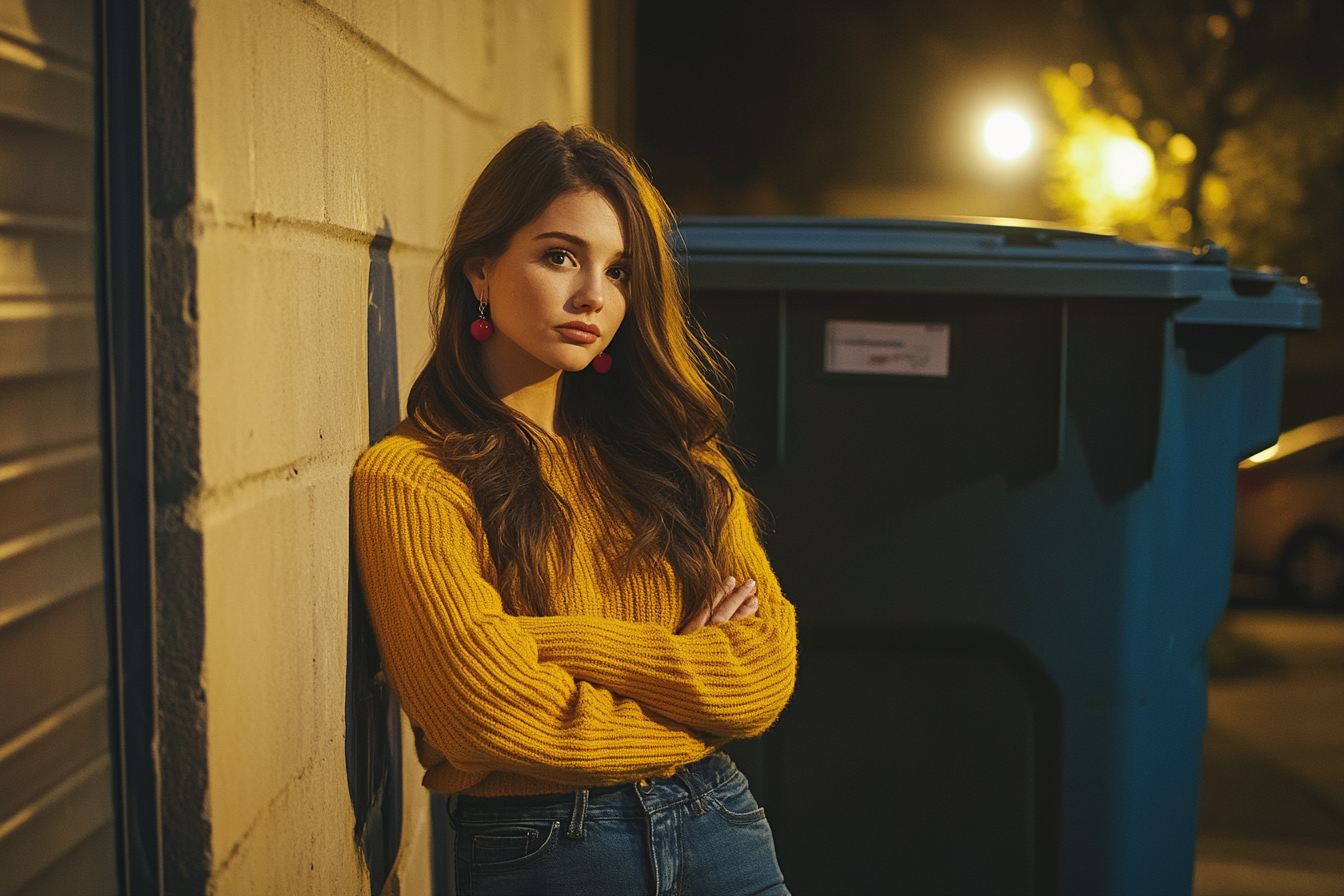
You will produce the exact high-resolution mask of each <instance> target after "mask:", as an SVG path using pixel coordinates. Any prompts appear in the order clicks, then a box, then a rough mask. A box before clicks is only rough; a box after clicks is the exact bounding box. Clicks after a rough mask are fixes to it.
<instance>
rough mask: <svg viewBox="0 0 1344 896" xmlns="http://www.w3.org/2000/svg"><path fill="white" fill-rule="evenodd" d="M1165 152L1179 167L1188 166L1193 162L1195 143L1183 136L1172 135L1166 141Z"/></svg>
mask: <svg viewBox="0 0 1344 896" xmlns="http://www.w3.org/2000/svg"><path fill="white" fill-rule="evenodd" d="M1167 152H1169V153H1170V154H1171V158H1172V160H1173V161H1175V162H1177V163H1179V164H1181V165H1189V164H1190V163H1191V162H1193V161H1194V160H1195V153H1196V149H1195V141H1193V140H1191V139H1190V138H1189V137H1187V136H1185V135H1184V134H1174V135H1172V138H1171V139H1170V140H1168V141H1167Z"/></svg>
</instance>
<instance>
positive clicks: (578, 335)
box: [556, 321, 602, 345]
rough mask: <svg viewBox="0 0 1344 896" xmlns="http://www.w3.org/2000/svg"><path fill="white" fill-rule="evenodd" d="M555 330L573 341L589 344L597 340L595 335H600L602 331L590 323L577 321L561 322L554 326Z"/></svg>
mask: <svg viewBox="0 0 1344 896" xmlns="http://www.w3.org/2000/svg"><path fill="white" fill-rule="evenodd" d="M556 329H557V330H559V331H560V332H562V333H564V334H565V335H566V336H568V337H569V338H570V339H573V340H574V341H575V342H580V343H583V344H584V345H591V344H593V343H594V342H596V341H597V337H599V336H601V335H602V331H601V330H599V329H598V328H597V327H595V326H593V325H592V324H585V323H581V322H579V321H574V322H573V323H568V324H561V325H560V326H558V327H556Z"/></svg>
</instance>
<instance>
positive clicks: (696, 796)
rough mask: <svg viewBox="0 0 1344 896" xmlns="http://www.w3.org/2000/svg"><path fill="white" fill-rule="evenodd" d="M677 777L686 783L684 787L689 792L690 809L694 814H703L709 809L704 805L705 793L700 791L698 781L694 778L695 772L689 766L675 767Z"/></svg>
mask: <svg viewBox="0 0 1344 896" xmlns="http://www.w3.org/2000/svg"><path fill="white" fill-rule="evenodd" d="M677 777H678V778H680V779H681V781H682V783H683V784H685V785H686V789H687V790H688V791H690V794H691V811H692V812H694V813H695V814H696V815H704V814H705V813H706V812H708V811H709V807H708V806H706V805H705V795H704V794H703V793H701V792H700V788H699V786H698V784H699V782H698V781H697V780H696V778H695V773H694V772H692V771H691V770H690V769H689V768H680V769H677Z"/></svg>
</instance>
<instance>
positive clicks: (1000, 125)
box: [985, 112, 1031, 159]
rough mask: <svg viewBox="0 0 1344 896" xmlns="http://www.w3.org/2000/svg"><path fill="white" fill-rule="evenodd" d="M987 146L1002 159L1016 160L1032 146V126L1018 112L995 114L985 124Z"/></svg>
mask: <svg viewBox="0 0 1344 896" xmlns="http://www.w3.org/2000/svg"><path fill="white" fill-rule="evenodd" d="M985 146H986V147H987V148H988V149H989V151H990V153H991V154H993V155H995V156H997V157H999V158H1000V159H1016V158H1019V157H1020V156H1021V155H1022V154H1023V153H1025V152H1026V151H1027V148H1028V147H1030V146H1031V125H1029V124H1027V120H1026V119H1025V118H1023V117H1022V116H1021V115H1018V114H1017V113H1016V112H995V113H994V114H993V115H991V116H989V120H988V121H986V122H985Z"/></svg>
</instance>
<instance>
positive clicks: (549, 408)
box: [481, 334, 560, 436]
mask: <svg viewBox="0 0 1344 896" xmlns="http://www.w3.org/2000/svg"><path fill="white" fill-rule="evenodd" d="M481 367H482V369H483V370H484V372H485V381H486V382H487V383H488V384H489V385H490V391H491V392H492V393H493V394H494V396H495V398H498V399H499V400H500V401H501V402H503V403H504V404H505V405H506V406H508V407H509V408H512V409H513V410H515V411H517V412H518V413H520V414H522V415H523V416H524V417H526V418H527V419H528V420H530V421H531V422H532V423H533V425H535V426H536V427H537V428H538V429H540V430H541V431H542V432H544V433H546V434H547V435H552V436H553V435H555V404H556V398H557V396H558V395H559V389H560V371H558V370H556V369H555V368H553V367H548V366H546V365H545V364H542V363H541V362H540V361H538V360H537V359H536V358H534V357H533V356H532V355H530V354H528V353H527V352H525V351H523V350H522V349H521V348H519V347H518V346H516V345H514V344H513V343H512V342H510V341H509V340H507V339H501V338H499V335H498V334H496V336H495V338H493V339H490V340H489V341H487V342H485V343H482V345H481Z"/></svg>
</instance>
